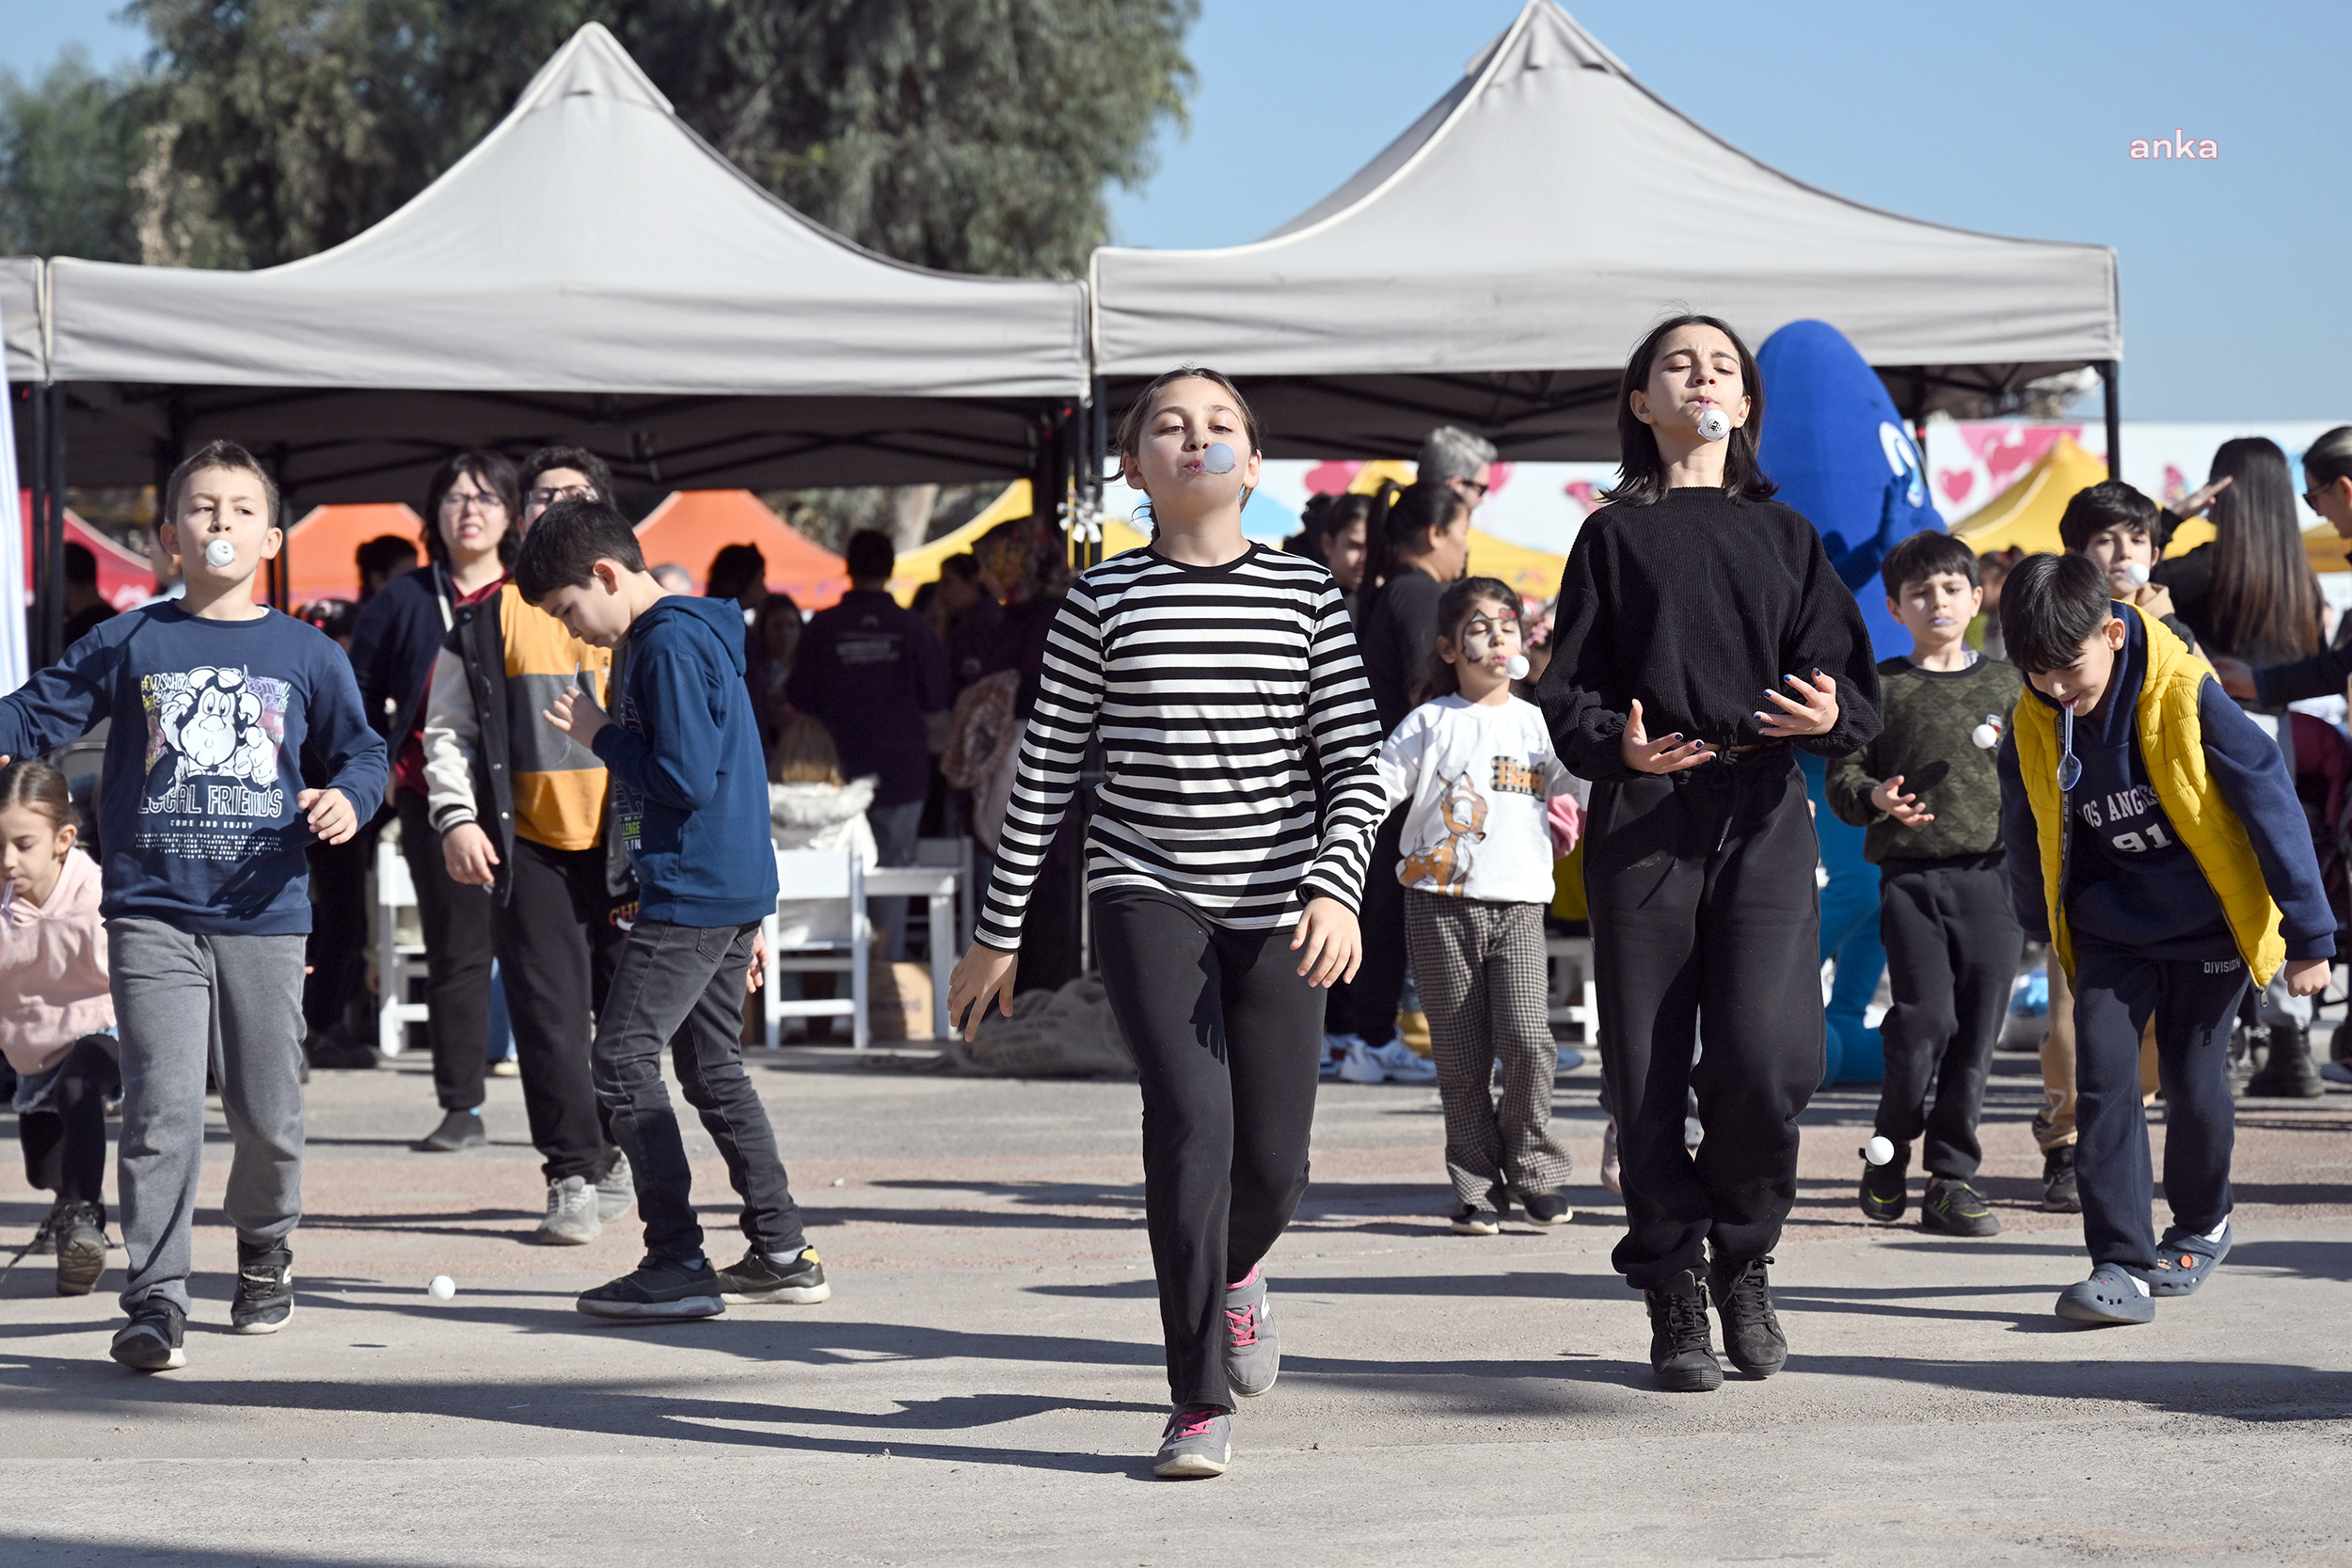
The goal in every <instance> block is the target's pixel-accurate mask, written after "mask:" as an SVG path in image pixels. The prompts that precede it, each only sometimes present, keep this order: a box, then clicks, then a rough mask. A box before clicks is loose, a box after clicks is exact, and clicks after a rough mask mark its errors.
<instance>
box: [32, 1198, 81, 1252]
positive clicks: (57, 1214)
mask: <svg viewBox="0 0 2352 1568" xmlns="http://www.w3.org/2000/svg"><path fill="white" fill-rule="evenodd" d="M72 1207H73V1205H72V1204H71V1203H68V1202H67V1201H66V1200H65V1199H64V1198H59V1199H57V1201H56V1202H55V1203H53V1204H51V1205H50V1206H49V1213H48V1215H47V1216H46V1217H45V1218H44V1219H42V1221H41V1222H40V1225H39V1226H38V1227H35V1229H34V1231H33V1239H32V1240H31V1241H30V1242H27V1243H25V1244H24V1256H25V1257H27V1258H50V1257H55V1256H56V1251H57V1233H58V1232H59V1231H60V1230H62V1229H63V1228H64V1227H65V1223H66V1218H65V1216H66V1211H68V1210H70V1209H72Z"/></svg>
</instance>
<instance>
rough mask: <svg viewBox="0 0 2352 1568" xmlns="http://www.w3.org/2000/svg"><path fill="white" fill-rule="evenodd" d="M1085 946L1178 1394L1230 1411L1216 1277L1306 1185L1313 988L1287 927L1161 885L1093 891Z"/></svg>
mask: <svg viewBox="0 0 2352 1568" xmlns="http://www.w3.org/2000/svg"><path fill="white" fill-rule="evenodd" d="M1092 909H1093V915H1094V951H1095V955H1096V958H1097V960H1098V961H1099V962H1100V963H1101V965H1102V971H1103V989H1104V991H1105V992H1107V993H1108V996H1109V1000H1110V1005H1111V1012H1112V1014H1113V1016H1115V1017H1116V1018H1117V1019H1118V1020H1119V1027H1120V1030H1121V1031H1123V1032H1124V1033H1125V1035H1126V1037H1127V1043H1128V1044H1129V1045H1130V1046H1131V1047H1133V1049H1134V1051H1135V1053H1136V1072H1137V1075H1138V1076H1139V1077H1140V1078H1141V1079H1142V1081H1143V1212H1144V1220H1145V1223H1146V1225H1147V1226H1148V1227H1149V1228H1150V1230H1151V1234H1152V1273H1153V1275H1155V1276H1156V1277H1157V1278H1158V1281H1159V1289H1160V1332H1161V1335H1162V1336H1163V1338H1165V1339H1166V1341H1167V1344H1168V1396H1169V1398H1170V1399H1171V1400H1172V1401H1173V1402H1175V1403H1177V1404H1180V1405H1187V1404H1214V1405H1221V1406H1223V1407H1224V1408H1226V1409H1228V1410H1231V1409H1232V1407H1233V1395H1232V1389H1231V1388H1230V1387H1229V1386H1227V1384H1226V1381H1225V1287H1226V1286H1227V1285H1228V1284H1229V1283H1232V1282H1235V1281H1238V1280H1241V1279H1243V1278H1245V1277H1247V1276H1248V1273H1249V1271H1250V1270H1251V1269H1253V1268H1255V1267H1256V1266H1257V1264H1258V1261H1259V1259H1262V1258H1263V1257H1264V1256H1265V1255H1266V1253H1267V1252H1268V1251H1269V1250H1270V1249H1271V1248H1272V1247H1273V1245H1274V1243H1275V1240H1276V1238H1278V1237H1279V1236H1280V1235H1281V1234H1282V1227H1285V1226H1287V1225H1289V1224H1290V1221H1291V1215H1292V1214H1293V1213H1295V1212H1297V1209H1298V1200H1299V1199H1300V1198H1302V1197H1304V1196H1306V1193H1307V1141H1308V1135H1309V1133H1310V1132H1311V1131H1312V1128H1313V1125H1314V1117H1315V1078H1316V1074H1317V1071H1318V1069H1319V1067H1320V1063H1321V1059H1322V1054H1323V992H1322V991H1321V990H1318V989H1316V988H1315V987H1313V986H1311V985H1309V984H1308V983H1307V982H1306V981H1305V980H1304V979H1302V978H1300V976H1299V974H1298V955H1297V954H1296V953H1294V952H1293V951H1291V945H1290V944H1291V937H1292V935H1293V934H1294V930H1295V927H1282V928H1281V929H1279V930H1273V931H1236V930H1232V929H1229V928H1228V927H1223V926H1219V925H1216V923H1214V922H1213V921H1211V920H1209V919H1208V918H1207V917H1206V916H1204V915H1202V914H1200V912H1199V911H1196V910H1194V909H1193V908H1192V907H1191V906H1190V905H1188V904H1185V903H1184V902H1182V901H1180V900H1179V899H1177V898H1176V897H1174V896H1173V895H1168V894H1164V893H1152V892H1148V891H1137V890H1134V889H1127V888H1112V889H1108V890H1105V891H1104V892H1101V893H1097V894H1096V895H1094V897H1093V904H1092Z"/></svg>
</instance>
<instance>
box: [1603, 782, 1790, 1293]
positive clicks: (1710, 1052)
mask: <svg viewBox="0 0 2352 1568" xmlns="http://www.w3.org/2000/svg"><path fill="white" fill-rule="evenodd" d="M1585 834H1586V836H1585V840H1584V846H1585V847H1584V896H1585V900H1586V902H1587V904H1588V905H1589V906H1590V907H1591V911H1592V925H1593V956H1594V969H1595V972H1596V974H1595V977H1596V979H1597V982H1598V985H1599V990H1600V1019H1601V1027H1600V1050H1601V1060H1602V1065H1603V1068H1604V1069H1605V1071H1606V1073H1607V1075H1608V1080H1609V1087H1610V1095H1611V1098H1612V1100H1613V1102H1614V1104H1615V1107H1616V1117H1617V1151H1618V1158H1619V1159H1620V1161H1621V1162H1622V1169H1623V1178H1624V1183H1625V1211H1626V1236H1625V1240H1624V1241H1622V1242H1620V1243H1617V1248H1616V1251H1615V1253H1614V1255H1613V1261H1614V1262H1615V1265H1616V1268H1617V1271H1618V1272H1619V1273H1620V1274H1623V1275H1625V1276H1626V1282H1627V1283H1628V1284H1629V1285H1631V1286H1633V1287H1634V1288H1635V1289H1637V1290H1645V1289H1647V1288H1649V1287H1651V1286H1654V1285H1658V1284H1660V1283H1662V1282H1663V1281H1664V1280H1666V1279H1667V1278H1669V1277H1671V1276H1672V1275H1675V1274H1677V1273H1678V1272H1679V1271H1681V1270H1683V1269H1693V1268H1699V1267H1702V1266H1703V1265H1704V1262H1705V1259H1706V1252H1707V1247H1708V1243H1709V1242H1710V1241H1712V1243H1714V1248H1715V1262H1716V1268H1717V1272H1718V1274H1719V1275H1721V1274H1723V1273H1725V1272H1728V1271H1729V1270H1731V1269H1733V1268H1736V1267H1738V1266H1740V1265H1742V1264H1745V1263H1746V1262H1748V1261H1750V1260H1751V1259H1756V1258H1760V1257H1763V1256H1764V1255H1765V1254H1767V1253H1769V1252H1771V1251H1772V1246H1773V1244H1774V1243H1776V1242H1777V1241H1778V1240H1779V1239H1780V1231H1781V1226H1782V1225H1783V1224H1784V1223H1785V1222H1786V1221H1787V1219H1788V1210H1789V1206H1790V1205H1791V1204H1792V1203H1794V1202H1795V1200H1796V1191H1797V1118H1798V1117H1799V1116H1801V1115H1802V1114H1803V1113H1804V1108H1805V1105H1806V1103H1807V1102H1808V1101H1810V1100H1811V1099H1812V1098H1813V1091H1814V1089H1815V1087H1816V1086H1817V1085H1820V1081H1821V1065H1822V1049H1823V1047H1822V1039H1823V1037H1822V1024H1821V980H1820V900H1819V898H1818V896H1817V895H1816V893H1815V886H1814V879H1813V871H1814V866H1815V864H1816V863H1817V862H1818V860H1819V859H1820V848H1819V846H1818V844H1817V842H1816V840H1815V839H1814V836H1813V818H1812V815H1811V814H1810V813H1809V812H1808V811H1807V810H1806V809H1805V793H1804V775H1803V774H1801V773H1800V772H1798V771H1797V768H1796V766H1795V764H1794V763H1793V762H1791V761H1790V760H1789V759H1788V752H1786V751H1784V750H1781V749H1779V748H1774V749H1773V750H1772V751H1771V752H1767V753H1765V754H1764V755H1762V756H1758V757H1756V758H1754V759H1753V760H1742V761H1740V762H1737V763H1733V762H1728V761H1716V762H1709V763H1705V764H1702V765H1701V766H1699V767H1697V768H1692V769H1690V770H1689V771H1687V772H1682V773H1677V774H1673V775H1671V776H1670V777H1667V778H1644V779H1638V780H1635V781H1634V782H1632V783H1630V784H1600V785H1597V787H1596V788H1595V789H1594V791H1593V805H1592V812H1591V817H1590V820H1589V822H1588V823H1587V826H1586V829H1585ZM1700 1043H1703V1044H1704V1046H1705V1050H1704V1051H1703V1052H1702V1053H1700V1054H1699V1057H1698V1060H1697V1063H1696V1065H1695V1066H1693V1064H1692V1047H1693V1045H1695V1044H1700ZM1693 1091H1695V1093H1696V1097H1697V1101H1698V1115H1699V1120H1700V1122H1701V1123H1702V1124H1703V1125H1704V1126H1705V1127H1706V1129H1707V1135H1706V1137H1705V1139H1704V1140H1703V1141H1702V1142H1701V1143H1700V1145H1699V1148H1698V1150H1697V1152H1696V1153H1695V1154H1693V1153H1692V1152H1691V1151H1690V1150H1688V1149H1686V1148H1684V1147H1683V1137H1682V1132H1683V1117H1684V1114H1685V1109H1686V1107H1687V1105H1688V1104H1689V1102H1690V1099H1691V1097H1692V1092H1693Z"/></svg>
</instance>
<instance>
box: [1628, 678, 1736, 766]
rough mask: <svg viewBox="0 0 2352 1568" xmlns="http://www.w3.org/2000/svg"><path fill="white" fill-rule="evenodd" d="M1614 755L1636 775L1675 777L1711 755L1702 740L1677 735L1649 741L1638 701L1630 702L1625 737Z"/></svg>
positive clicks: (1639, 700)
mask: <svg viewBox="0 0 2352 1568" xmlns="http://www.w3.org/2000/svg"><path fill="white" fill-rule="evenodd" d="M1617 754H1618V755H1620V756H1622V757H1624V758H1625V765H1626V766H1627V767H1628V768H1632V769H1633V770H1634V771H1635V772H1636V773H1679V772H1681V771H1682V770H1683V769H1684V768H1696V767H1697V766H1698V765H1699V764H1700V763H1702V762H1705V761H1706V760H1707V759H1708V758H1709V757H1711V756H1713V755H1714V754H1715V753H1714V752H1711V751H1709V750H1708V745H1707V742H1706V741H1704V740H1685V739H1683V738H1682V736H1680V735H1679V734H1676V735H1669V736H1661V738H1659V739H1657V740H1652V739H1651V738H1650V737H1649V730H1648V729H1647V728H1646V727H1645V725H1644V724H1643V722H1642V700H1641V699H1640V698H1639V697H1636V698H1634V699H1633V706H1632V708H1631V709H1630V710H1629V711H1628V713H1627V714H1626V717H1625V734H1624V736H1622V737H1621V738H1620V739H1619V740H1618V742H1617Z"/></svg>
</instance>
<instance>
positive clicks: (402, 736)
mask: <svg viewBox="0 0 2352 1568" xmlns="http://www.w3.org/2000/svg"><path fill="white" fill-rule="evenodd" d="M455 597H456V595H454V594H452V593H451V592H450V586H449V579H448V578H447V577H446V576H445V575H444V574H443V573H442V571H441V568H440V567H439V566H437V565H424V566H420V567H418V568H417V569H416V570H415V571H413V572H404V573H402V574H401V575H400V576H399V577H396V578H393V579H392V580H391V581H389V582H388V583H386V584H385V585H384V586H383V588H382V589H381V590H379V591H378V592H377V594H376V595H375V597H373V599H370V600H369V601H368V602H367V604H366V606H365V607H364V608H363V609H361V610H360V611H359V620H358V625H356V626H353V627H352V628H351V669H352V673H354V674H356V675H358V677H359V705H360V706H361V707H363V708H365V709H366V710H367V715H368V722H369V724H371V725H372V726H373V728H374V730H375V733H376V734H378V735H380V736H383V737H384V743H385V744H386V745H387V746H389V748H390V749H391V753H392V757H393V759H394V760H395V761H397V760H398V759H399V756H400V748H401V743H402V742H404V741H405V740H406V739H407V738H408V736H410V735H411V734H412V733H414V732H415V730H416V728H417V726H418V725H419V724H421V723H422V722H423V721H424V694H425V688H426V687H427V686H428V685H430V684H431V683H432V679H433V661H434V659H436V658H437V657H439V656H440V652H441V647H442V644H443V643H445V642H446V641H448V640H449V632H450V625H451V622H452V620H453V616H452V614H451V612H450V609H449V607H450V605H451V604H452V603H453V602H454V600H455Z"/></svg>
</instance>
